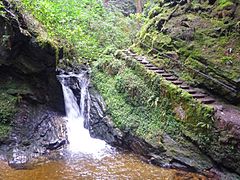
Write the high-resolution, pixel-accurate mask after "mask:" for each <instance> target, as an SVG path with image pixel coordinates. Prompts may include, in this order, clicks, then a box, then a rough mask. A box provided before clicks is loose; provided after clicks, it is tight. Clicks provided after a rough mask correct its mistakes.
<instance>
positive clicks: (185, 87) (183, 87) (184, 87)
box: [180, 85, 190, 89]
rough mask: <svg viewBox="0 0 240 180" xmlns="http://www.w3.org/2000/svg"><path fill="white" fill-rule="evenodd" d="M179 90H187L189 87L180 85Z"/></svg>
mask: <svg viewBox="0 0 240 180" xmlns="http://www.w3.org/2000/svg"><path fill="white" fill-rule="evenodd" d="M180 88H182V89H189V88H190V87H189V86H188V85H181V86H180Z"/></svg>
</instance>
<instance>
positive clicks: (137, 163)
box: [0, 150, 206, 180]
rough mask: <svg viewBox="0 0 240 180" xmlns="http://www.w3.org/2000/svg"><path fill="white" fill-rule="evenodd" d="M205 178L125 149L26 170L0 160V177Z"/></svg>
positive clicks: (67, 179)
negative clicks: (164, 165) (147, 161)
mask: <svg viewBox="0 0 240 180" xmlns="http://www.w3.org/2000/svg"><path fill="white" fill-rule="evenodd" d="M81 179H87V180H91V179H107V180H108V179H109V180H123V179H133V180H135V179H136V180H145V179H146V180H148V179H149V180H155V179H160V180H175V179H176V180H180V179H184V180H185V179H193V180H205V179H206V178H205V177H204V176H201V175H198V174H194V173H188V172H184V171H178V170H172V169H163V168H160V167H157V166H153V165H151V164H147V163H145V162H143V161H141V160H140V159H139V158H138V157H136V156H135V155H133V154H131V153H128V152H121V151H116V150H114V151H113V150H110V152H108V153H107V154H103V155H101V156H100V155H99V156H98V157H97V156H92V155H87V154H81V153H78V154H68V155H66V156H65V158H64V160H57V161H56V160H55V161H50V160H48V161H45V162H41V163H38V164H36V165H34V166H32V167H31V168H30V169H25V170H15V169H12V168H11V167H9V166H8V165H7V163H6V162H0V180H81Z"/></svg>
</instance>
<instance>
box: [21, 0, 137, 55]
mask: <svg viewBox="0 0 240 180" xmlns="http://www.w3.org/2000/svg"><path fill="white" fill-rule="evenodd" d="M21 2H22V4H23V6H24V8H25V9H27V10H28V11H30V12H31V13H32V14H33V15H34V16H35V17H36V18H37V19H38V20H39V21H40V22H41V23H42V24H43V25H44V27H46V29H47V31H48V35H49V36H50V38H54V37H57V38H58V40H61V39H64V40H66V41H67V42H68V43H70V44H71V45H72V47H74V49H75V50H76V52H77V55H78V56H80V57H83V58H85V59H98V57H99V56H100V55H101V54H102V53H103V52H104V50H105V49H109V48H113V49H118V48H123V47H127V46H128V45H129V44H130V43H131V40H130V37H132V36H133V35H132V33H133V32H132V30H133V29H135V26H136V23H134V21H133V20H131V18H129V17H125V16H123V15H122V14H120V13H116V12H110V11H108V10H107V9H105V8H104V7H103V5H102V4H101V2H99V1H97V0H82V1H81V2H79V1H75V0H41V1H39V0H22V1H21ZM66 41H64V42H66Z"/></svg>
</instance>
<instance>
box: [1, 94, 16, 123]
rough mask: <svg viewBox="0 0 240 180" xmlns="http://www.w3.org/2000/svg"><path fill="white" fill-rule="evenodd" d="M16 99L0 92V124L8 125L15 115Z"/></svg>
mask: <svg viewBox="0 0 240 180" xmlns="http://www.w3.org/2000/svg"><path fill="white" fill-rule="evenodd" d="M16 102H17V98H16V97H14V96H11V95H8V94H6V93H4V92H2V91H0V107H1V109H0V124H8V123H10V122H11V119H12V118H13V116H14V115H15V113H16V107H15V105H16Z"/></svg>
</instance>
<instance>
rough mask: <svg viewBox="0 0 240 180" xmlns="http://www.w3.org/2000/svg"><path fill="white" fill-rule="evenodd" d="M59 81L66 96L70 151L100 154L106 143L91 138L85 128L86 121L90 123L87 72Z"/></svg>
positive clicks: (70, 75) (65, 76) (71, 75)
mask: <svg viewBox="0 0 240 180" xmlns="http://www.w3.org/2000/svg"><path fill="white" fill-rule="evenodd" d="M58 79H59V81H60V83H61V84H62V89H63V95H64V102H65V111H66V117H65V118H66V120H67V135H68V141H69V146H68V148H69V150H70V151H71V152H74V153H77V152H81V153H86V154H95V153H98V152H99V151H101V150H102V149H104V148H105V146H106V143H105V142H104V141H101V140H98V139H93V138H91V137H90V134H89V131H88V130H87V129H85V128H84V120H85V122H88V118H89V110H90V105H89V103H90V102H89V99H90V97H89V92H88V85H89V78H88V76H87V72H83V73H81V74H74V73H69V74H68V75H65V74H63V75H59V76H58ZM73 88H74V91H73ZM76 93H78V94H76ZM78 99H79V100H78Z"/></svg>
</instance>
